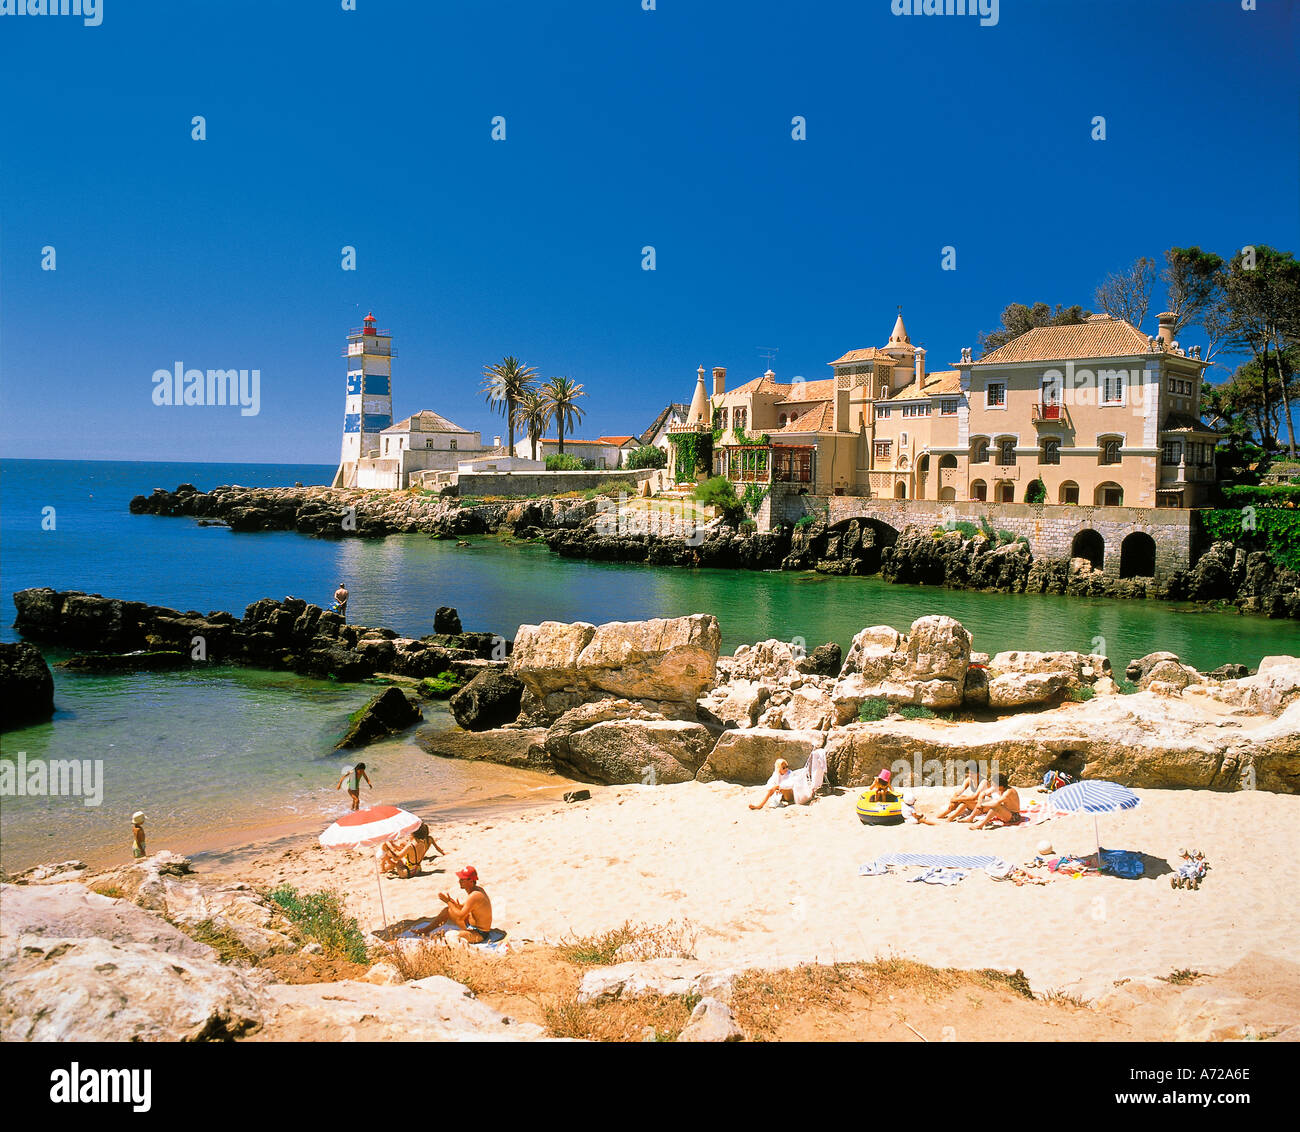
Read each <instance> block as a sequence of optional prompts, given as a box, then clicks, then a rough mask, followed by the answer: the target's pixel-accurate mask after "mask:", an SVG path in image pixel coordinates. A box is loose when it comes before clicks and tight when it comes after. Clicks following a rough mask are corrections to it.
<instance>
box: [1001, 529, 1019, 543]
mask: <svg viewBox="0 0 1300 1132" xmlns="http://www.w3.org/2000/svg"><path fill="white" fill-rule="evenodd" d="M1015 541H1016V536H1015V535H1013V534H1012V533H1011V532H1010V531H998V542H999V543H1001V544H1002V545H1003V546H1007V545H1008V544H1010V543H1013V542H1015Z"/></svg>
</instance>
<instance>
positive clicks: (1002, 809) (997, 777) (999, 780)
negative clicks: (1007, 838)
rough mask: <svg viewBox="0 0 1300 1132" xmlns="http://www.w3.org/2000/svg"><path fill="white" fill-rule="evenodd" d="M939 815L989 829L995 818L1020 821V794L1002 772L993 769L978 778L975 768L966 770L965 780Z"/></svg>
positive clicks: (1003, 821)
mask: <svg viewBox="0 0 1300 1132" xmlns="http://www.w3.org/2000/svg"><path fill="white" fill-rule="evenodd" d="M938 816H939V817H941V818H943V819H944V820H946V821H958V822H969V823H970V827H971V829H989V828H991V826H992V823H993V822H995V821H996V822H1000V823H1001V824H1002V825H1019V824H1020V821H1021V817H1020V795H1019V794H1018V793H1016V788H1015V787H1014V786H1012V785H1011V783H1010V782H1009V781H1008V780H1007V776H1006V775H1005V774H999V773H994V774H992V775H990V776H989V778H988V779H981V778H980V777H979V775H978V774H976V773H975V771H973V770H971V771H967V772H966V780H965V781H964V782H963V783H962V784H961V785H960V786H959V787H958V788H957V792H956V793H955V794H954V795H953V796H952V797H951V798H949V799H948V805H947V806H946V807H945V808H944V809H943V810H941V811H940V812H939V814H938Z"/></svg>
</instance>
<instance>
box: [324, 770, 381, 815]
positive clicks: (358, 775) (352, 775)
mask: <svg viewBox="0 0 1300 1132" xmlns="http://www.w3.org/2000/svg"><path fill="white" fill-rule="evenodd" d="M363 778H364V779H365V780H366V785H367V786H369V787H370V789H371V790H373V789H374V788H375V784H374V783H373V782H371V781H370V775H368V774H367V773H366V764H365V763H357V765H356V766H345V767H344V768H343V774H342V776H341V777H340V778H339V784H338V785H337V786H336V787H334V789H335V790H342V789H343V784H344V783H345V782H346V783H347V784H348V796H349V797H350V798H351V799H352V808H353V809H354V810H359V809H360V808H361V780H362V779H363Z"/></svg>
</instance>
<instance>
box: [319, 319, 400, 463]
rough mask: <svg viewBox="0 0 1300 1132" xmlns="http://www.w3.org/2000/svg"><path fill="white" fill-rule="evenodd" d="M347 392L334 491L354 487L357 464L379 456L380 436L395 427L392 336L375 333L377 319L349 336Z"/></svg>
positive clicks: (382, 332)
mask: <svg viewBox="0 0 1300 1132" xmlns="http://www.w3.org/2000/svg"><path fill="white" fill-rule="evenodd" d="M343 356H344V357H345V358H347V361H348V387H347V388H348V391H347V399H346V402H345V406H344V411H343V451H342V454H341V456H340V458H339V470H338V472H336V473H335V476H334V486H335V487H355V486H356V482H357V461H358V460H362V459H365V458H367V457H373V456H378V455H379V434H380V433H381V432H383V430H384V429H386V428H388V427H389V426H390V425H391V424H392V423H393V358H395V357H396V356H397V351H396V350H394V349H393V335H392V332H391V331H388V330H376V329H375V316H374V315H373V314H367V315H366V317H365V324H364V325H363V326H361V327H359V328H358V329H356V330H351V331H349V332H348V344H347V348H346V349H345V350H344V351H343Z"/></svg>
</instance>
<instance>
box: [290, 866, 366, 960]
mask: <svg viewBox="0 0 1300 1132" xmlns="http://www.w3.org/2000/svg"><path fill="white" fill-rule="evenodd" d="M266 896H267V899H268V900H270V901H271V903H272V904H275V905H278V906H279V908H280V911H282V912H283V913H284V915H285V918H286V919H287V920H288V921H289V922H290V923H291V924H292V925H293V926H294V929H295V930H296V931H297V934H298V935H299V936H300V937H302V938H303V939H306V940H308V941H314V942H316V943H319V944H320V945H321V947H322V949H323V950H324V952H325V954H326V955H328V956H330V957H331V958H334V959H347V960H350V961H351V962H353V963H364V962H366V960H367V958H368V955H367V949H366V937H365V936H364V935H362V933H361V926H360V925H359V924H358V923H357V920H356V917H355V916H349V915H347V913H346V912H345V910H344V904H343V897H342V895H341V894H340V893H338V892H335V891H333V890H332V889H327V890H325V891H324V892H304V893H300V892H299V891H298V890H297V889H296V888H294V887H293V886H292V885H289V884H282V885H280V887H279V888H275V889H272V890H271V891H270V892H268V893H267V894H266Z"/></svg>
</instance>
